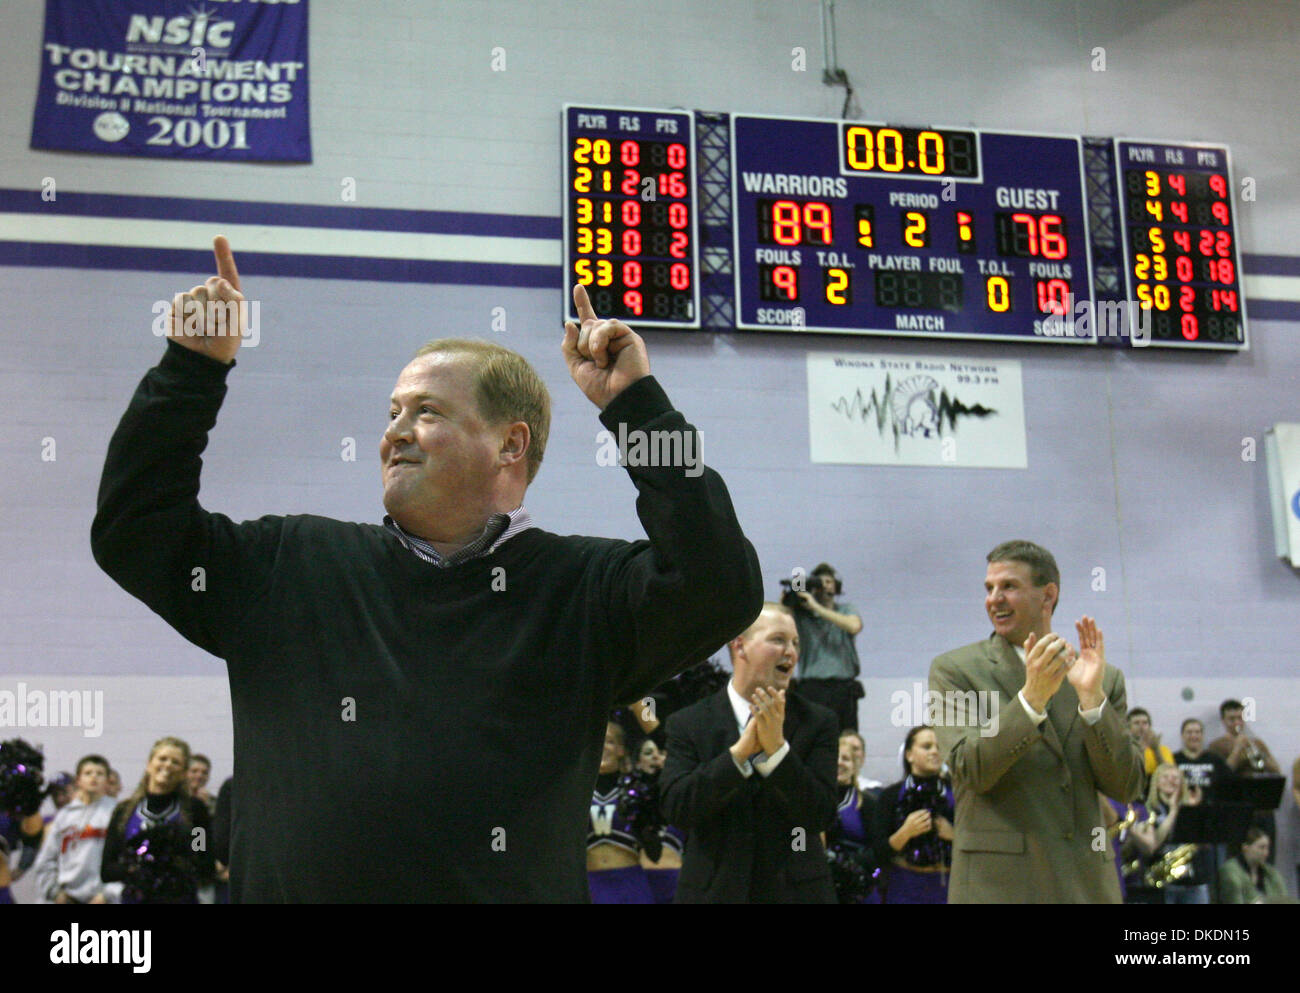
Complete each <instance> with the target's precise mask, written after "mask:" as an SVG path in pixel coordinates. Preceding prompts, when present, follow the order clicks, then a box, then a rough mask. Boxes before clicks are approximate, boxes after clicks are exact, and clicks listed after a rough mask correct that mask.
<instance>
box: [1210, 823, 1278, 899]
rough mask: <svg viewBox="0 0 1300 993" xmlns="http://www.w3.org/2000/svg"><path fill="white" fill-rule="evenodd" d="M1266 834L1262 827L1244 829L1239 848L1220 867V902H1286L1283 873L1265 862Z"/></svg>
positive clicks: (1266, 852) (1267, 843) (1266, 851)
mask: <svg viewBox="0 0 1300 993" xmlns="http://www.w3.org/2000/svg"><path fill="white" fill-rule="evenodd" d="M1268 845H1269V841H1268V835H1267V834H1265V833H1264V831H1263V830H1262V829H1261V828H1258V827H1251V828H1250V829H1248V830H1247V831H1246V840H1245V841H1243V842H1242V844H1241V851H1240V852H1239V853H1238V854H1237V855H1236V856H1234V857H1233V858H1230V859H1228V861H1227V862H1225V863H1224V864H1223V868H1222V869H1220V870H1219V902H1220V903H1286V902H1289V898H1288V895H1287V891H1286V883H1285V882H1283V881H1282V874H1281V873H1279V872H1278V871H1277V870H1276V869H1274V868H1273V867H1272V866H1271V865H1269V864H1268Z"/></svg>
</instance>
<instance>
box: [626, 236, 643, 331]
mask: <svg viewBox="0 0 1300 993" xmlns="http://www.w3.org/2000/svg"><path fill="white" fill-rule="evenodd" d="M623 254H624V255H640V254H641V232H640V231H637V230H635V229H634V228H628V229H627V230H626V231H624V232H623ZM638 313H640V312H639V311H638Z"/></svg>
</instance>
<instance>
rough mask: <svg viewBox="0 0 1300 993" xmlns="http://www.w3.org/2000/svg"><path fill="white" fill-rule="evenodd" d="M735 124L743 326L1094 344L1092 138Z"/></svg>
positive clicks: (786, 122)
mask: <svg viewBox="0 0 1300 993" xmlns="http://www.w3.org/2000/svg"><path fill="white" fill-rule="evenodd" d="M731 122H732V133H731V148H732V184H733V220H732V223H733V229H734V237H735V246H734V247H735V271H736V300H737V326H738V327H740V328H743V329H746V330H766V331H771V330H780V331H791V330H797V331H821V332H841V333H850V334H882V335H891V336H900V335H912V336H926V337H943V338H984V339H994V340H1011V341H1054V342H1076V343H1078V342H1091V341H1094V340H1095V335H1094V334H1093V332H1092V331H1091V330H1090V329H1089V328H1088V325H1087V324H1086V323H1084V324H1082V325H1081V326H1080V327H1079V329H1078V331H1077V333H1076V326H1075V324H1074V322H1073V321H1068V320H1063V319H1062V318H1063V317H1066V316H1069V315H1072V314H1073V313H1074V308H1075V307H1076V301H1083V300H1086V299H1091V295H1092V273H1091V269H1090V260H1089V249H1088V232H1087V230H1086V226H1085V225H1086V212H1085V210H1084V189H1083V166H1082V159H1081V142H1080V139H1079V138H1077V137H1062V136H1055V135H1039V134H1007V133H996V132H990V131H979V130H975V129H971V128H913V127H899V126H893V125H887V124H871V123H865V122H856V121H820V120H807V119H791V118H777V117H762V116H745V115H735V116H733V117H732V119H731Z"/></svg>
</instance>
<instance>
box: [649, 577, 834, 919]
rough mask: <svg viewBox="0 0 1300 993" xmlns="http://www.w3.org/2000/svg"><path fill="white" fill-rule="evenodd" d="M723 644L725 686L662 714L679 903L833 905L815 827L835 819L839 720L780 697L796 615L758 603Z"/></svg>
mask: <svg viewBox="0 0 1300 993" xmlns="http://www.w3.org/2000/svg"><path fill="white" fill-rule="evenodd" d="M727 648H728V651H729V652H730V653H731V663H732V667H733V669H734V670H735V671H734V674H733V675H732V678H731V681H730V682H729V683H728V684H727V686H726V687H725V688H724V689H723V690H722V691H720V692H718V693H715V694H714V695H713V696H710V697H707V698H706V699H704V700H701V701H700V702H698V703H696V704H694V705H693V706H690V707H688V708H686V709H685V710H682V711H679V712H678V713H676V714H674V715H673V716H672V717H671V718H669V720H668V761H667V763H666V765H665V766H664V771H663V774H662V781H661V783H660V789H661V791H662V805H663V811H664V818H665V820H667V821H668V822H669V823H671V824H674V825H676V826H678V827H680V828H683V829H685V830H687V831H688V832H689V836H688V838H687V843H686V852H685V855H684V857H683V861H682V871H681V876H680V879H679V881H678V885H677V902H678V903H834V902H835V891H834V888H833V887H832V885H831V876H830V869H829V867H828V866H827V862H826V853H825V849H824V848H823V847H822V843H821V839H820V837H819V835H820V832H822V831H824V830H825V829H826V827H827V825H828V824H829V823H830V822H831V821H832V820H833V819H834V817H835V802H836V788H835V761H836V748H837V735H838V730H839V726H838V723H837V721H836V718H835V714H834V713H833V712H832V711H831V710H829V709H828V708H826V707H822V706H820V705H819V704H815V703H810V702H808V701H805V700H802V699H800V698H799V697H796V696H791V697H787V694H786V690H787V688H788V687H789V685H790V675H791V673H792V672H793V671H794V666H795V663H796V662H797V661H798V658H799V635H798V632H797V630H796V628H795V623H794V616H793V615H792V614H791V613H790V611H789V609H788V608H786V607H783V606H781V605H780V604H776V603H766V604H764V605H763V609H762V611H760V613H759V615H758V617H757V618H756V619H755V621H754V622H753V624H751V625H750V626H749V629H748V630H746V631H745V632H744V633H743V634H741V635H740V636H739V637H737V638H734V639H733V640H732V641H731V642H730V643H729V644H728V646H727Z"/></svg>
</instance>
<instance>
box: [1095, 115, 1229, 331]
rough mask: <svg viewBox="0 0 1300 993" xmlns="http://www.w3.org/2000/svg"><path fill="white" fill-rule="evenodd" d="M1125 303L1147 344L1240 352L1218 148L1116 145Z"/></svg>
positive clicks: (1223, 154)
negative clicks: (1142, 326)
mask: <svg viewBox="0 0 1300 993" xmlns="http://www.w3.org/2000/svg"><path fill="white" fill-rule="evenodd" d="M1115 162H1116V168H1117V169H1118V170H1119V187H1118V188H1119V191H1120V217H1121V220H1122V225H1121V226H1122V229H1123V232H1124V266H1125V270H1126V274H1127V278H1128V282H1127V287H1128V299H1129V300H1133V301H1137V304H1138V306H1139V307H1141V308H1142V310H1143V311H1146V312H1147V313H1144V314H1142V315H1141V320H1142V322H1144V323H1146V322H1149V331H1148V334H1147V336H1146V339H1147V343H1148V344H1151V345H1154V346H1157V347H1165V348H1209V349H1245V348H1247V347H1248V343H1247V337H1246V298H1245V295H1244V293H1243V292H1242V285H1241V255H1240V251H1239V244H1238V241H1237V228H1236V216H1235V214H1234V212H1233V209H1232V207H1233V204H1232V191H1233V186H1232V168H1231V161H1230V159H1229V156H1228V149H1227V148H1225V147H1223V146H1222V145H1202V144H1193V143H1187V144H1170V143H1167V142H1151V141H1136V140H1130V139H1116V141H1115Z"/></svg>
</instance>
